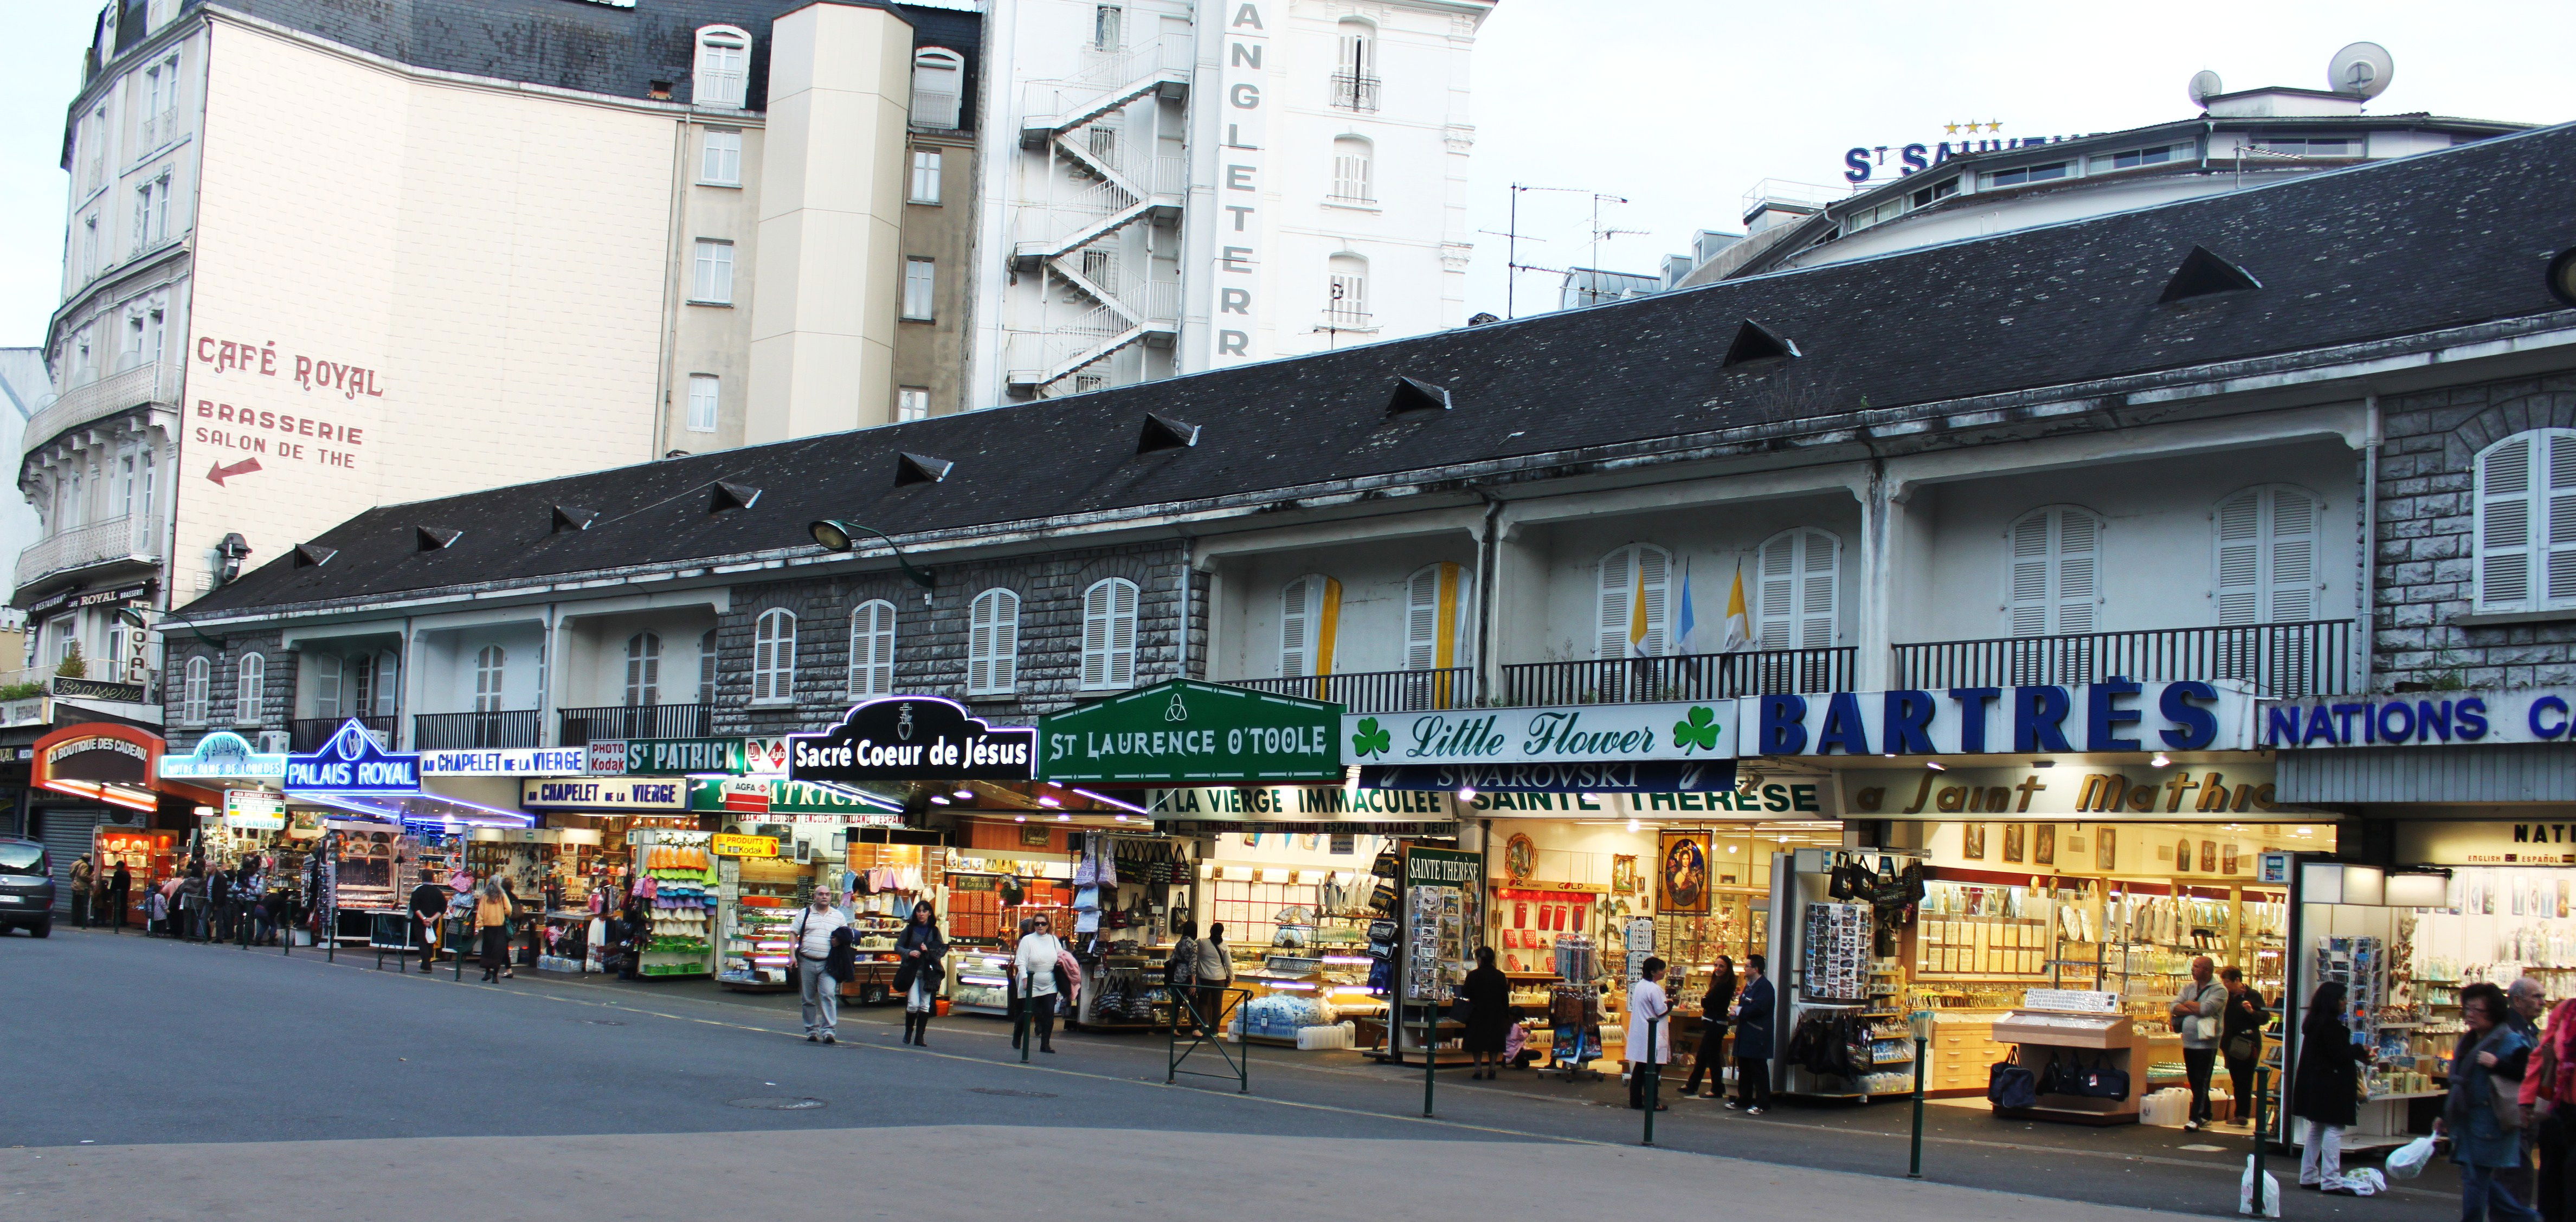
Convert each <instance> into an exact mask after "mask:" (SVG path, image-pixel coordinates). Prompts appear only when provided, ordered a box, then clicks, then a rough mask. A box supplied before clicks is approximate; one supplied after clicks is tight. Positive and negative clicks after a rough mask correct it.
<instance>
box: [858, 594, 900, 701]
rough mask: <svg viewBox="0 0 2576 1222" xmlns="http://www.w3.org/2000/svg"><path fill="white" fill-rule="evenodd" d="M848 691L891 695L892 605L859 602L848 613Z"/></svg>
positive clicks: (892, 679)
mask: <svg viewBox="0 0 2576 1222" xmlns="http://www.w3.org/2000/svg"><path fill="white" fill-rule="evenodd" d="M850 694H851V695H852V696H890V695H893V694H894V604H893V603H890V602H887V601H885V600H883V599H871V600H869V601H867V602H863V603H860V604H859V606H858V609H857V610H855V611H852V612H850Z"/></svg>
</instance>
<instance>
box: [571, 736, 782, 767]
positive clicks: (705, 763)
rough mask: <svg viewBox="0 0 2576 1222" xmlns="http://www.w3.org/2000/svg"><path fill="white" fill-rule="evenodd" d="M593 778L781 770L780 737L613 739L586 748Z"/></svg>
mask: <svg viewBox="0 0 2576 1222" xmlns="http://www.w3.org/2000/svg"><path fill="white" fill-rule="evenodd" d="M587 762H588V764H589V768H588V771H589V772H590V774H591V775H593V776H687V775H690V774H693V773H714V772H721V773H730V774H734V775H740V774H742V773H746V772H755V773H756V772H784V771H786V770H787V753H786V740H785V739H783V738H613V739H600V740H594V741H593V742H592V743H591V744H590V748H589V755H588V760H587Z"/></svg>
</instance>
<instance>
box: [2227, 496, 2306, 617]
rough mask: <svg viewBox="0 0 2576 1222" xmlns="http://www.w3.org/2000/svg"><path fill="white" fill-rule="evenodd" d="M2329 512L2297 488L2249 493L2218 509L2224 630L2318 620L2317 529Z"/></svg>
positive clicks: (2233, 497) (2234, 498)
mask: <svg viewBox="0 0 2576 1222" xmlns="http://www.w3.org/2000/svg"><path fill="white" fill-rule="evenodd" d="M2323 508H2324V506H2323V505H2321V504H2320V503H2319V502H2318V500H2317V498H2316V497H2315V496H2312V495H2310V494H2309V493H2306V492H2303V491H2301V490H2299V489H2297V488H2248V489H2246V490H2244V491H2243V492H2239V493H2237V494H2236V495H2234V496H2231V497H2229V498H2227V499H2226V500H2223V501H2220V502H2219V503H2218V511H2217V512H2216V513H2214V514H2212V515H2211V517H2212V519H2213V520H2214V521H2215V523H2216V526H2217V531H2218V538H2217V556H2216V560H2217V569H2218V572H2217V580H2218V587H2217V603H2218V622H2219V623H2221V624H2230V625H2232V624H2294V623H2297V622H2299V621H2301V620H2311V619H2315V618H2317V597H2318V585H2317V525H2318V520H2319V518H2320V517H2321V516H2322V510H2323Z"/></svg>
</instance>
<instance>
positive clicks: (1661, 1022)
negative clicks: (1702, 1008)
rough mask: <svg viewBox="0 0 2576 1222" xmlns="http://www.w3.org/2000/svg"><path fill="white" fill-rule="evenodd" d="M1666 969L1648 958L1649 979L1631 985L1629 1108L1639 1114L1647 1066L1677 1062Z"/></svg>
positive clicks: (1661, 1108) (1665, 1107) (1667, 1107)
mask: <svg viewBox="0 0 2576 1222" xmlns="http://www.w3.org/2000/svg"><path fill="white" fill-rule="evenodd" d="M1664 966H1665V965H1664V961H1663V960H1661V959H1658V958H1655V957H1653V956H1648V957H1647V959H1646V963H1645V972H1646V974H1645V977H1644V978H1643V979H1641V980H1639V981H1637V983H1635V984H1633V985H1630V986H1628V1106H1630V1107H1632V1108H1635V1109H1637V1110H1639V1111H1644V1110H1645V1108H1646V1066H1647V1065H1649V1064H1653V1065H1658V1066H1660V1065H1667V1064H1670V1063H1671V1062H1672V1059H1673V1002H1672V998H1670V997H1668V996H1666V995H1665V994H1664ZM1658 1072H1660V1071H1658ZM1655 1110H1656V1111H1658V1112H1668V1111H1671V1110H1672V1105H1671V1104H1668V1103H1660V1102H1659V1103H1657V1104H1655Z"/></svg>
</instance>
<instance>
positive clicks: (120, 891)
mask: <svg viewBox="0 0 2576 1222" xmlns="http://www.w3.org/2000/svg"><path fill="white" fill-rule="evenodd" d="M133 896H134V871H133V870H131V869H129V868H127V867H126V864H125V863H124V862H122V861H119V862H117V863H116V873H114V874H111V875H109V876H108V878H107V900H108V908H109V911H111V912H114V913H115V914H116V931H117V932H118V933H123V932H125V908H126V904H127V903H128V902H129V901H130V900H131V899H132V898H133Z"/></svg>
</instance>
